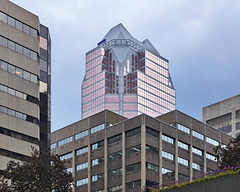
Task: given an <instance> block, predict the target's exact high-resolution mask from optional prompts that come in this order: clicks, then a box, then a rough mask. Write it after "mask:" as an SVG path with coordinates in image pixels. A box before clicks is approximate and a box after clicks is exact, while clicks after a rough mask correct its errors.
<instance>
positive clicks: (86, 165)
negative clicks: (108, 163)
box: [76, 162, 88, 171]
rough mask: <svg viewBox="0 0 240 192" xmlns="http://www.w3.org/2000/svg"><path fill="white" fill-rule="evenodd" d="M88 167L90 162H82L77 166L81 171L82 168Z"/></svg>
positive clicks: (77, 169)
mask: <svg viewBox="0 0 240 192" xmlns="http://www.w3.org/2000/svg"><path fill="white" fill-rule="evenodd" d="M87 168H88V162H86V163H82V164H79V165H77V166H76V171H80V170H83V169H87Z"/></svg>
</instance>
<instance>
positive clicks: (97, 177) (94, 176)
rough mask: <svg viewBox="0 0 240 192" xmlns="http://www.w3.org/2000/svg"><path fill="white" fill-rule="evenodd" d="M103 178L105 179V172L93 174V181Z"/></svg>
mask: <svg viewBox="0 0 240 192" xmlns="http://www.w3.org/2000/svg"><path fill="white" fill-rule="evenodd" d="M101 179H104V174H103V173H100V174H97V175H93V176H92V182H93V183H94V182H97V181H99V180H101Z"/></svg>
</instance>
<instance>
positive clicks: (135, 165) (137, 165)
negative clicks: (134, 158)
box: [126, 162, 141, 172]
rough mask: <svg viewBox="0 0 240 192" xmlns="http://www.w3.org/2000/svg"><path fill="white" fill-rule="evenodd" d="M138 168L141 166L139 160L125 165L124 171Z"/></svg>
mask: <svg viewBox="0 0 240 192" xmlns="http://www.w3.org/2000/svg"><path fill="white" fill-rule="evenodd" d="M140 168H141V162H138V163H134V164H131V165H128V166H126V172H130V171H134V170H138V169H140Z"/></svg>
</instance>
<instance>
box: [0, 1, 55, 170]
mask: <svg viewBox="0 0 240 192" xmlns="http://www.w3.org/2000/svg"><path fill="white" fill-rule="evenodd" d="M50 47H51V40H50V35H49V31H48V29H47V28H46V27H45V26H43V25H41V24H40V22H39V18H38V16H36V15H34V14H32V13H30V12H29V11H26V10H25V9H23V8H21V7H19V6H17V5H15V4H14V3H12V2H10V1H8V0H1V4H0V159H1V161H0V170H1V171H2V170H4V169H5V168H6V164H7V163H8V162H9V161H10V160H16V161H21V160H23V159H24V158H26V157H29V156H31V152H32V147H34V148H35V149H38V150H40V151H41V152H42V153H43V152H50V138H49V136H50V135H49V134H50V132H51V131H50V117H51V108H50V105H51V92H50V89H51V87H50V83H51V67H50V66H51V57H50V54H51V52H50V51H51V49H50Z"/></svg>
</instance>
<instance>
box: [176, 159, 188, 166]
mask: <svg viewBox="0 0 240 192" xmlns="http://www.w3.org/2000/svg"><path fill="white" fill-rule="evenodd" d="M178 163H180V164H182V165H185V166H188V160H186V159H183V158H181V157H178Z"/></svg>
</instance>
